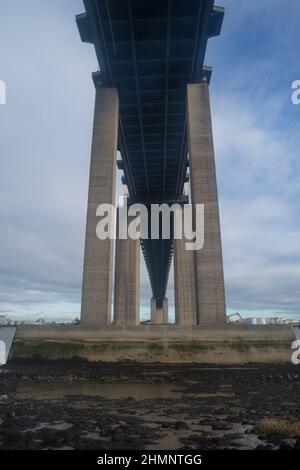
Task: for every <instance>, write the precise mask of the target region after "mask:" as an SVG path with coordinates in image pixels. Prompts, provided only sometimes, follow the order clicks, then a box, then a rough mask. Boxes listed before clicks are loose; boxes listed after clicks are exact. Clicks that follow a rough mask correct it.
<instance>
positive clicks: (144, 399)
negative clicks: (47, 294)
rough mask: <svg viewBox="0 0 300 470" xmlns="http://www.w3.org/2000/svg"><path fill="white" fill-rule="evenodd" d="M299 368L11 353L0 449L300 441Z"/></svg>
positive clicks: (292, 444) (2, 396) (0, 384)
mask: <svg viewBox="0 0 300 470" xmlns="http://www.w3.org/2000/svg"><path fill="white" fill-rule="evenodd" d="M299 396H300V367H299V366H292V365H276V366H275V365H262V364H251V365H247V366H245V365H243V366H237V365H227V366H224V365H223V366H217V365H214V366H208V365H200V364H189V365H187V364H185V365H184V366H183V365H165V364H156V365H155V364H151V365H149V364H121V365H118V364H95V363H89V362H87V361H64V362H62V361H61V362H51V361H49V362H45V361H43V362H42V363H41V362H37V361H34V360H27V361H24V360H23V361H21V360H18V361H12V362H10V363H9V364H8V365H7V366H6V367H5V368H4V369H1V373H0V449H98V450H102V449H103V450H111V449H117V450H122V449H139V450H142V449H186V450H188V449H232V448H233V449H257V448H258V449H270V450H276V449H299V448H300V407H299Z"/></svg>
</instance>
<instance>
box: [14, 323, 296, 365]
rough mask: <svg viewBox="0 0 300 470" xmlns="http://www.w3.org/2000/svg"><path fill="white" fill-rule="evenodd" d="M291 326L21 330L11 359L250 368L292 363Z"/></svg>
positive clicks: (144, 326)
mask: <svg viewBox="0 0 300 470" xmlns="http://www.w3.org/2000/svg"><path fill="white" fill-rule="evenodd" d="M294 339H295V336H294V331H293V329H292V328H291V327H289V326H282V325H270V326H269V325H268V326H244V325H243V326H241V325H226V326H215V327H214V326H208V325H201V326H193V327H183V328H182V327H177V326H174V325H143V326H140V327H117V326H112V327H106V328H105V327H103V328H101V329H98V330H95V329H94V330H93V329H89V328H83V327H82V326H72V327H71V326H54V327H33V326H27V327H20V328H18V331H17V335H16V339H15V341H14V345H13V349H12V352H11V357H12V358H14V359H33V358H41V359H48V360H59V359H61V360H63V359H74V358H80V359H85V360H87V361H94V362H115V363H117V362H136V363H162V364H163V363H164V364H171V363H175V364H176V363H177V364H181V363H187V364H188V363H202V364H249V363H250V364H251V363H289V362H290V360H291V353H292V350H291V344H292V342H293V341H294Z"/></svg>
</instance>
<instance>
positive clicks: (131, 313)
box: [114, 210, 141, 325]
mask: <svg viewBox="0 0 300 470" xmlns="http://www.w3.org/2000/svg"><path fill="white" fill-rule="evenodd" d="M133 219H136V217H128V225H129V224H130V222H131V221H132V220H133ZM119 223H120V221H119V210H118V212H117V234H118V227H119ZM127 234H128V231H127ZM140 253H141V247H140V240H132V239H130V238H129V237H128V238H127V240H122V239H119V238H117V240H116V252H115V295H114V323H115V324H116V325H139V324H140Z"/></svg>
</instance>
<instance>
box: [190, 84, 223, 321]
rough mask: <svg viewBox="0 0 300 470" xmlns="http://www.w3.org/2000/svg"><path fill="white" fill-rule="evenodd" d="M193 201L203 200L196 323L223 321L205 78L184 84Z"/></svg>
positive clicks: (210, 127)
mask: <svg viewBox="0 0 300 470" xmlns="http://www.w3.org/2000/svg"><path fill="white" fill-rule="evenodd" d="M187 114H188V141H189V155H190V170H191V195H192V203H193V204H204V213H205V221H204V235H205V241H204V248H203V249H202V250H199V251H196V252H195V273H196V301H197V317H198V318H197V322H198V323H225V322H226V309H225V290H224V274H223V259H222V245H221V233H220V221H219V205H218V192H217V181H216V170H215V156H214V146H213V134H212V123H211V110H210V99H209V90H208V84H207V82H205V83H201V84H191V85H188V87H187Z"/></svg>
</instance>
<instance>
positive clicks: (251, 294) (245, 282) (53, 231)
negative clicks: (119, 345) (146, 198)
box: [0, 0, 300, 320]
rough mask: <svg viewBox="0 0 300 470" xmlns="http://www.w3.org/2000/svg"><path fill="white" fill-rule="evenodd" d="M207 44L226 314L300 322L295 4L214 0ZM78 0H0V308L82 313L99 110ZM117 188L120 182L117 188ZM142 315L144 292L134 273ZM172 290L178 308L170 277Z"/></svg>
mask: <svg viewBox="0 0 300 470" xmlns="http://www.w3.org/2000/svg"><path fill="white" fill-rule="evenodd" d="M218 4H219V5H220V6H224V7H225V8H226V14H225V20H224V24H223V30H222V33H221V36H220V37H217V38H212V39H210V40H209V44H208V48H207V54H206V60H205V63H206V65H211V66H212V67H213V76H212V81H211V86H210V88H211V99H212V113H213V128H214V138H215V150H216V165H217V176H218V189H219V198H220V214H221V228H222V239H223V255H224V269H225V282H226V298H227V310H228V312H236V311H239V312H241V313H242V314H244V315H245V316H265V315H272V316H284V317H291V318H299V319H300V289H299V285H300V207H299V200H300V159H299V135H300V127H299V125H300V105H299V106H296V105H293V104H292V101H291V95H292V89H291V84H292V82H293V81H294V80H300V67H299V44H300V28H299V24H300V2H299V1H298V0H259V1H258V0H251V2H249V1H246V0H244V1H240V0H219V2H218ZM83 11H84V7H83V3H82V0H43V2H41V1H40V0H26V2H24V0H14V1H13V2H12V1H11V0H0V12H1V15H0V80H2V81H4V82H5V83H6V87H7V103H6V105H0V158H1V170H0V315H1V314H8V316H9V317H11V318H16V319H24V320H28V319H37V318H39V317H44V318H46V319H48V320H52V319H53V320H69V319H72V318H75V317H78V316H79V314H80V296H81V281H82V264H83V249H84V232H85V220H86V206H87V191H88V175H89V161H90V148H91V134H92V121H93V106H94V94H95V90H94V86H93V83H92V80H91V73H92V72H93V71H96V70H98V65H97V61H96V56H95V52H94V48H93V46H92V45H88V44H83V43H81V41H80V37H79V33H78V31H77V27H76V23H75V15H76V14H78V13H82V12H83ZM119 187H120V185H119ZM141 281H142V282H141V283H142V288H141V306H142V308H141V311H142V317H143V318H145V317H147V316H149V315H150V307H149V305H150V304H149V302H150V297H151V291H150V287H149V281H148V279H147V275H146V273H145V268H144V266H143V269H142V279H141ZM168 296H169V299H170V313H171V316H172V315H174V292H173V276H171V278H170V284H169V292H168Z"/></svg>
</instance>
